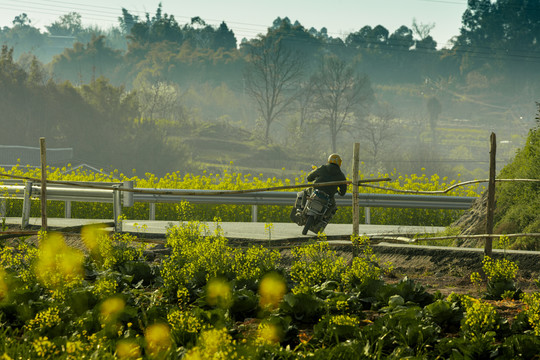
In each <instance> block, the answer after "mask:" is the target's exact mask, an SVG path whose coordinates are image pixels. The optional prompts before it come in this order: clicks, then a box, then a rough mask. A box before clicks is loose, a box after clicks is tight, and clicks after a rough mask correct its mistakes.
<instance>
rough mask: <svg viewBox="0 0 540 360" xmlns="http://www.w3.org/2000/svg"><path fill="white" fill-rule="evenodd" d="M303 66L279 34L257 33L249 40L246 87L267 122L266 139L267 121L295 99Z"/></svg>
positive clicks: (268, 125)
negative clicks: (252, 39) (250, 41)
mask: <svg viewBox="0 0 540 360" xmlns="http://www.w3.org/2000/svg"><path fill="white" fill-rule="evenodd" d="M302 70H303V62H302V60H301V57H300V56H299V54H296V53H294V52H293V51H292V49H291V48H290V47H286V46H285V45H284V44H283V41H282V39H281V38H278V39H272V38H269V37H263V36H260V37H259V38H257V39H255V40H254V41H253V42H252V43H250V44H249V62H248V64H247V66H246V72H245V80H246V82H245V87H246V91H247V93H248V94H249V95H250V96H251V97H253V98H254V99H255V101H256V103H257V109H258V111H259V113H260V115H261V117H262V118H263V119H264V121H265V122H266V131H265V137H264V138H265V140H266V142H267V143H268V140H269V133H270V125H271V124H272V122H273V121H274V120H276V119H277V118H279V117H280V116H282V115H283V114H284V113H285V112H286V111H287V110H288V109H289V107H290V106H291V104H292V103H293V102H294V99H295V95H296V87H297V84H298V82H299V81H300V79H301V77H302Z"/></svg>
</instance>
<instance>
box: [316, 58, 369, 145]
mask: <svg viewBox="0 0 540 360" xmlns="http://www.w3.org/2000/svg"><path fill="white" fill-rule="evenodd" d="M312 81H313V88H314V92H315V99H316V100H315V102H316V106H317V110H318V117H319V120H320V121H321V122H322V123H324V124H326V125H328V129H329V130H330V137H331V145H332V152H335V151H336V148H337V136H338V134H339V132H341V131H342V130H343V129H344V127H346V126H347V125H348V124H351V123H352V122H353V121H358V119H360V118H361V112H362V110H364V109H365V108H367V106H368V105H369V104H370V103H371V101H372V100H373V90H372V89H371V84H370V81H369V79H368V77H367V76H366V75H362V76H360V75H358V74H357V73H356V71H355V70H354V68H353V67H352V65H347V64H346V63H345V62H344V61H343V60H341V59H340V58H338V57H337V56H335V55H330V56H327V57H325V58H324V59H323V61H322V63H321V65H320V68H319V71H318V72H317V73H316V74H315V75H314V76H313V77H312Z"/></svg>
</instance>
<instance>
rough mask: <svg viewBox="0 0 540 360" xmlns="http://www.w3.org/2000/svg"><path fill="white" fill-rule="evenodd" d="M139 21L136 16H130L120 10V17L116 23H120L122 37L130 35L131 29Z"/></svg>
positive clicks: (125, 11) (123, 9)
mask: <svg viewBox="0 0 540 360" xmlns="http://www.w3.org/2000/svg"><path fill="white" fill-rule="evenodd" d="M138 21H139V17H138V16H137V15H132V14H131V13H130V12H129V11H127V10H126V9H125V8H122V16H120V17H118V22H119V23H120V29H122V32H123V33H124V35H128V34H130V33H131V28H132V27H133V26H134V25H135V24H136V23H137V22H138Z"/></svg>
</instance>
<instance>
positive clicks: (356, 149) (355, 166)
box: [352, 143, 360, 236]
mask: <svg viewBox="0 0 540 360" xmlns="http://www.w3.org/2000/svg"><path fill="white" fill-rule="evenodd" d="M359 153H360V143H354V149H353V168H352V173H353V175H352V177H353V178H352V191H353V193H352V212H353V217H352V218H353V228H352V233H353V235H354V236H358V232H359V226H360V225H359V223H360V207H359V205H358V162H359V161H360V155H359Z"/></svg>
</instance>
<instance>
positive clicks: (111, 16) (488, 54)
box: [0, 0, 540, 62]
mask: <svg viewBox="0 0 540 360" xmlns="http://www.w3.org/2000/svg"><path fill="white" fill-rule="evenodd" d="M7 1H9V2H12V3H16V4H17V5H9V4H8V5H7V6H8V7H6V5H4V6H0V9H5V10H13V11H24V10H21V5H22V4H21V2H20V1H16V0H7ZM417 1H423V2H432V3H448V4H456V5H464V3H463V2H456V1H450V0H417ZM51 3H54V4H59V5H61V6H50V5H51ZM0 4H1V3H0ZM23 4H33V5H34V6H30V7H27V8H28V9H29V10H32V11H34V12H37V13H40V14H47V15H58V16H61V15H65V14H66V13H69V12H77V13H80V14H81V16H82V15H84V16H85V19H90V20H96V21H106V22H109V23H111V24H113V23H116V22H118V18H119V17H120V15H121V14H119V13H117V9H116V8H114V7H110V6H100V5H88V4H83V3H78V2H67V1H60V0H49V1H47V2H41V1H25V2H24V3H23ZM74 5H75V6H77V7H74ZM14 6H17V7H16V8H14ZM516 8H517V7H516ZM126 10H127V11H128V12H129V13H131V14H139V15H140V14H146V12H141V11H138V10H133V9H126ZM165 13H167V12H165ZM171 15H173V16H174V17H175V19H176V18H181V19H186V20H189V21H188V22H190V21H191V17H188V16H179V15H174V14H171ZM203 20H204V19H203ZM205 21H212V22H216V23H218V24H219V23H221V22H222V21H225V20H216V19H207V20H205ZM225 23H226V24H233V25H234V24H236V25H242V27H236V29H235V31H234V34H235V36H236V37H237V38H238V40H239V39H240V38H244V37H245V38H253V37H254V36H256V35H258V34H261V33H264V32H265V31H267V30H268V28H269V26H265V25H259V24H250V23H241V22H227V21H225ZM243 26H246V27H243ZM251 26H253V27H255V28H250V27H251ZM330 35H331V36H333V35H337V34H336V33H330ZM338 38H339V36H338ZM294 40H295V41H303V42H306V43H307V42H308V41H309V40H305V39H294ZM342 40H343V39H342ZM325 45H326V46H337V45H336V44H332V43H325ZM366 45H382V47H384V51H398V52H404V53H412V52H411V50H410V49H408V48H400V47H391V46H388V45H387V44H385V43H366ZM447 50H448V49H447ZM505 50H507V49H505V48H498V47H482V46H475V48H474V49H467V48H457V49H452V50H449V51H455V52H456V53H460V54H468V55H471V56H474V57H477V58H485V59H490V60H493V57H494V56H496V57H498V58H499V59H515V60H520V61H525V62H538V61H539V60H540V52H538V51H519V50H517V51H516V50H513V52H512V53H503V54H501V52H503V51H505ZM414 52H415V53H419V54H422V53H425V54H433V52H432V51H430V50H423V49H415V50H414ZM494 52H495V54H494Z"/></svg>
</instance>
